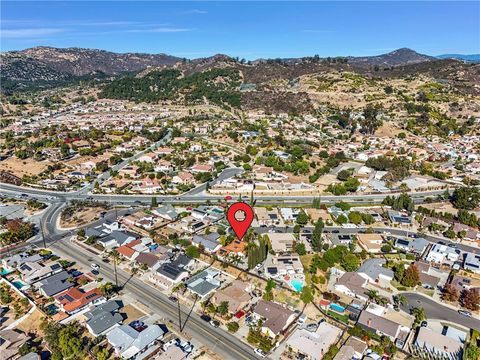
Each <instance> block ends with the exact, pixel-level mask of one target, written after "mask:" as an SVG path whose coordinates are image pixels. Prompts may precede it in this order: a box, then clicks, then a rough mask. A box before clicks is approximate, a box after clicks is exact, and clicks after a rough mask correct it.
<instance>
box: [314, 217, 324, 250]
mask: <svg viewBox="0 0 480 360" xmlns="http://www.w3.org/2000/svg"><path fill="white" fill-rule="evenodd" d="M323 227H324V223H323V220H322V219H318V220H317V221H316V222H315V227H314V229H313V232H312V248H313V250H314V251H317V252H320V251H321V250H322V245H323V242H322V232H323Z"/></svg>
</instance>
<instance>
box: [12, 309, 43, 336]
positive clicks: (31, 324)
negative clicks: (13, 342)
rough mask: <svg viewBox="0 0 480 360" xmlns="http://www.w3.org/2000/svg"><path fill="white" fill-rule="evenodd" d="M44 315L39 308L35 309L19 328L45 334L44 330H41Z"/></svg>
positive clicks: (28, 331) (27, 331)
mask: <svg viewBox="0 0 480 360" xmlns="http://www.w3.org/2000/svg"><path fill="white" fill-rule="evenodd" d="M43 317H44V315H43V314H42V313H41V312H40V311H39V310H37V309H35V310H34V311H33V313H31V314H30V316H29V317H27V318H26V319H25V320H23V321H22V322H21V323H20V324H18V326H17V328H18V329H19V330H22V331H24V332H26V333H30V332H33V333H36V334H39V335H43V333H42V331H41V330H40V324H41V323H42V319H43Z"/></svg>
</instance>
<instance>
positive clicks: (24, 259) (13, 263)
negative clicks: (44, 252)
mask: <svg viewBox="0 0 480 360" xmlns="http://www.w3.org/2000/svg"><path fill="white" fill-rule="evenodd" d="M42 260H43V257H42V256H40V255H39V254H34V255H29V254H27V253H25V252H23V253H20V254H15V255H12V256H8V257H3V258H2V260H1V261H2V267H3V268H4V269H5V270H7V271H12V270H15V268H16V267H17V266H19V265H21V264H23V263H38V262H40V261H42Z"/></svg>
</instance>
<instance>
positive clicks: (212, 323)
mask: <svg viewBox="0 0 480 360" xmlns="http://www.w3.org/2000/svg"><path fill="white" fill-rule="evenodd" d="M210 325H212V326H213V327H214V328H218V327H219V326H220V322H219V321H218V320H212V321H210Z"/></svg>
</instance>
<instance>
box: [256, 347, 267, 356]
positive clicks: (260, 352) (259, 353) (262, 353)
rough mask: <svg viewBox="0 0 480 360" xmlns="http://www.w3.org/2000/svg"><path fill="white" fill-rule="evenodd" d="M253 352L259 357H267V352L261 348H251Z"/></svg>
mask: <svg viewBox="0 0 480 360" xmlns="http://www.w3.org/2000/svg"><path fill="white" fill-rule="evenodd" d="M253 352H254V353H255V354H257V355H258V356H260V357H261V358H266V357H267V353H266V352H265V351H263V350H262V349H259V348H256V349H255V350H253Z"/></svg>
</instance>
